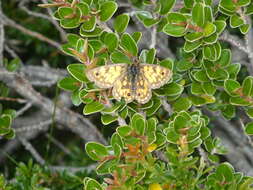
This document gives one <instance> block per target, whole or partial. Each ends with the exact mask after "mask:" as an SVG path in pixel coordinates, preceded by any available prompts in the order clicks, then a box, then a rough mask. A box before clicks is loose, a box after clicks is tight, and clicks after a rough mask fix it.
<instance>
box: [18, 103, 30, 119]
mask: <svg viewBox="0 0 253 190" xmlns="http://www.w3.org/2000/svg"><path fill="white" fill-rule="evenodd" d="M30 107H32V103H31V102H27V104H26V105H25V106H24V107H22V108H21V109H20V110H18V111H17V113H16V117H18V116H20V115H23V113H24V112H26V111H27V110H28V109H29V108H30Z"/></svg>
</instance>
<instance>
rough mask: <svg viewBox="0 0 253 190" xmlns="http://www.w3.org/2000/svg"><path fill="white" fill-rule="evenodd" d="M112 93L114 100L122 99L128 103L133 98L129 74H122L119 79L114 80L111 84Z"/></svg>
mask: <svg viewBox="0 0 253 190" xmlns="http://www.w3.org/2000/svg"><path fill="white" fill-rule="evenodd" d="M112 95H113V97H114V98H115V99H116V100H119V101H120V100H121V98H124V100H125V101H126V102H127V103H129V102H132V101H133V100H134V94H133V92H132V84H131V80H130V78H129V75H127V74H124V75H123V76H122V77H120V78H119V80H116V81H115V83H114V86H113V90H112Z"/></svg>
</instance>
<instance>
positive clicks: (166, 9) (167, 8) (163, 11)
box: [160, 0, 176, 15]
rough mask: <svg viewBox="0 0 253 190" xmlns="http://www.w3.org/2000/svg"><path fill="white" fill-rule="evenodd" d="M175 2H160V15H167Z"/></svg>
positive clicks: (167, 0) (174, 0)
mask: <svg viewBox="0 0 253 190" xmlns="http://www.w3.org/2000/svg"><path fill="white" fill-rule="evenodd" d="M175 2H176V0H160V4H161V9H160V13H161V15H165V14H167V13H168V12H169V11H170V10H171V8H172V7H173V6H174V4H175Z"/></svg>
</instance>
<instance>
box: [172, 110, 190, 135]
mask: <svg viewBox="0 0 253 190" xmlns="http://www.w3.org/2000/svg"><path fill="white" fill-rule="evenodd" d="M181 113H182V112H181ZM190 120H191V117H190V116H183V115H181V114H180V115H177V116H176V117H175V119H174V129H175V131H176V132H177V133H180V129H182V128H186V127H189V126H188V122H189V121H190Z"/></svg>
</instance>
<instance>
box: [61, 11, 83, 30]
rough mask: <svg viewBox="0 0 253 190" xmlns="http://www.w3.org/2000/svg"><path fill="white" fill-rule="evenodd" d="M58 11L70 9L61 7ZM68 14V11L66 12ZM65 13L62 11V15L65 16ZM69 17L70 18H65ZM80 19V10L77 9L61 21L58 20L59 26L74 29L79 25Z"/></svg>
mask: <svg viewBox="0 0 253 190" xmlns="http://www.w3.org/2000/svg"><path fill="white" fill-rule="evenodd" d="M60 9H65V10H66V9H72V8H69V7H61V8H60ZM68 12H70V10H68ZM65 14H66V12H65V11H63V15H65ZM67 17H70V18H67ZM80 19H81V10H80V9H79V8H78V7H77V8H76V9H75V10H73V12H72V14H68V15H65V16H64V18H63V19H61V20H60V25H61V26H62V27H63V28H66V29H70V28H76V27H78V26H79V25H80Z"/></svg>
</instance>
